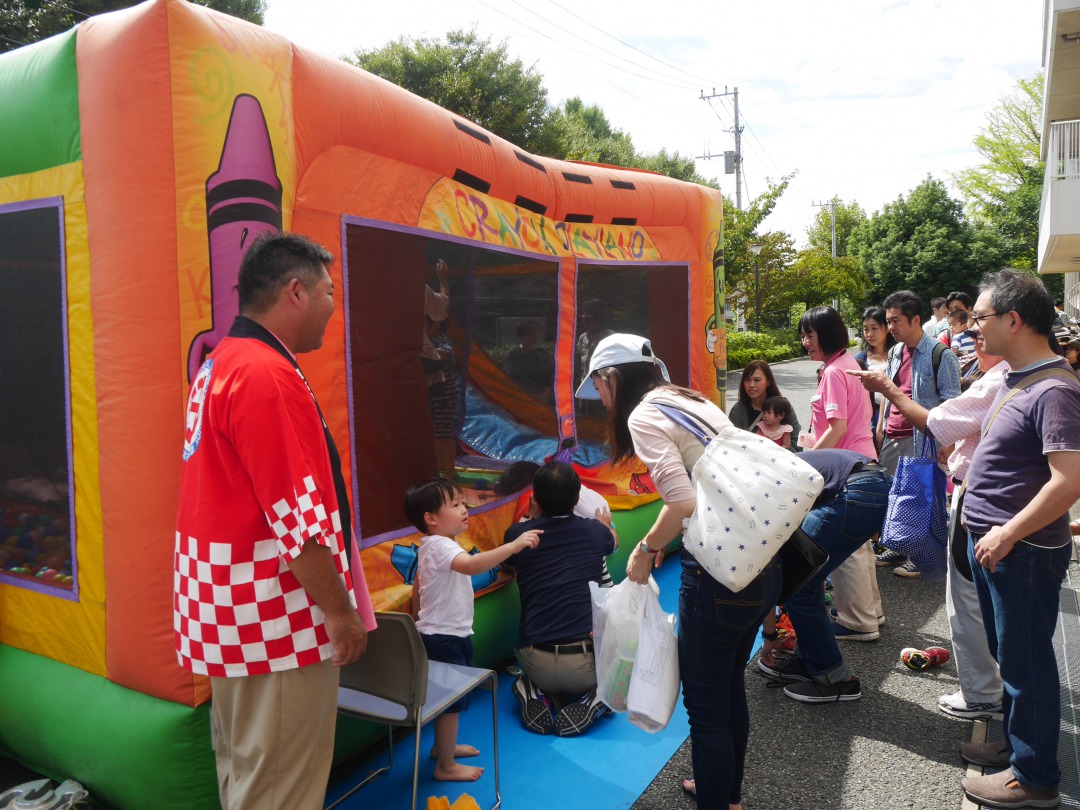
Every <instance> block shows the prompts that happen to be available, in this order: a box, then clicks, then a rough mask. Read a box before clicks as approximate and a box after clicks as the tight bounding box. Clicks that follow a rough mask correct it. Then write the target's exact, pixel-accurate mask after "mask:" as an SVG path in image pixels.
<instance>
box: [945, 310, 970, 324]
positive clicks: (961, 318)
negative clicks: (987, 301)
mask: <svg viewBox="0 0 1080 810" xmlns="http://www.w3.org/2000/svg"><path fill="white" fill-rule="evenodd" d="M967 322H968V311H967V310H966V309H958V310H955V311H953V312H950V313H949V323H965V324H966V323H967Z"/></svg>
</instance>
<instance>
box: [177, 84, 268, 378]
mask: <svg viewBox="0 0 1080 810" xmlns="http://www.w3.org/2000/svg"><path fill="white" fill-rule="evenodd" d="M280 230H281V182H280V181H279V180H278V177H277V167H276V165H275V163H274V147H273V145H272V144H271V143H270V132H269V130H268V129H267V126H266V118H265V117H264V116H263V111H262V107H261V106H260V105H259V101H258V99H256V98H255V97H253V96H249V95H239V96H237V97H236V101H234V102H233V108H232V114H231V115H230V117H229V128H228V130H227V131H226V133H225V143H224V145H223V146H222V148H221V160H220V161H219V162H218V169H217V171H216V172H214V173H213V174H212V175H210V177H209V178H207V181H206V231H207V236H208V239H209V242H210V296H211V310H210V312H211V319H212V324H211V327H210V328H209V329H208V330H206V331H205V332H200V333H199V334H198V335H196V336H195V339H194V340H193V341H192V342H191V349H190V351H189V352H188V378H189V380H194V379H195V377H196V376H197V375H198V373H199V367H200V366H201V365H202V362H203V360H204V359H205V358H206V355H207V354H209V353H210V352H211V351H212V350H213V349H214V347H215V346H217V345H218V343H220V342H221V340H222V339H223V338H224V337H225V336H226V335H227V334H228V333H229V328H230V327H231V326H232V322H233V319H234V318H235V317H236V315H237V313H238V312H239V304H238V300H237V293H236V280H237V276H238V274H239V272H240V260H241V259H242V258H243V257H244V251H245V250H247V248H248V246H249V245H250V244H251V241H252V240H253V239H254V238H255V237H256V236H258V235H259V234H260V233H263V232H264V231H280Z"/></svg>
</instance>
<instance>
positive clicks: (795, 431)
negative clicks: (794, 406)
mask: <svg viewBox="0 0 1080 810" xmlns="http://www.w3.org/2000/svg"><path fill="white" fill-rule="evenodd" d="M778 396H781V394H780V388H779V387H778V386H777V384H776V378H775V377H774V376H773V373H772V369H771V368H769V364H768V363H766V362H765V361H764V360H751V361H750V362H749V363H747V364H746V368H744V369H743V370H742V378H741V379H740V380H739V400H738V402H736V403H735V404H734V405H732V406H731V410H730V411H728V419H730V420H731V424H733V425H734V426H735V427H737V428H742V429H743V430H749V431H751V432H753V430H754V428H755V427H757V423H758V421H760V419H761V407H762V405H764V404H765V400H767V399H768V398H769V397H778ZM788 424H790V425H791V444H792V449H794V448H795V445H796V443H797V442H798V441H799V432H800V431H801V430H802V425H800V424H799V417H798V416H796V415H795V411H792V412H791V421H790V422H788Z"/></svg>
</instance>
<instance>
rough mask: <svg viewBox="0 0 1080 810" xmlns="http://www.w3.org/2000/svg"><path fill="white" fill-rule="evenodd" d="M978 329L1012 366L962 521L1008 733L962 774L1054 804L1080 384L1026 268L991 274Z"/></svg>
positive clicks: (967, 752) (977, 751) (1077, 477)
mask: <svg viewBox="0 0 1080 810" xmlns="http://www.w3.org/2000/svg"><path fill="white" fill-rule="evenodd" d="M972 320H973V322H974V328H975V329H976V331H977V332H978V333H979V334H981V336H982V341H983V344H984V346H985V349H986V351H987V352H988V353H990V354H995V355H1000V356H1002V357H1003V358H1004V359H1005V360H1006V362H1008V363H1009V366H1010V367H1011V369H1012V370H1011V371H1009V372H1008V373H1007V374H1006V376H1005V385H1004V386H1003V387H1002V389H1001V390H1000V391H999V392H998V395H997V398H996V400H995V403H994V405H993V406H992V407H991V409H990V414H989V416H988V417H987V419H986V421H985V422H984V423H983V436H982V440H981V441H980V442H979V446H978V448H977V449H976V450H975V454H974V456H973V457H972V460H971V467H970V469H969V471H968V476H967V482H966V486H967V492H966V495H965V498H964V507H963V520H964V524H965V525H966V527H967V530H968V533H969V538H970V540H969V543H968V561H969V563H970V565H971V569H972V574H973V578H974V580H975V588H976V591H977V593H978V598H979V604H980V606H981V608H982V614H983V621H984V623H985V627H986V638H987V642H988V644H989V646H990V652H991V653H992V654H993V655H994V657H995V658H996V660H997V662H998V665H999V667H1000V669H1001V678H1002V681H1003V683H1004V694H1003V697H1002V710H1003V713H1004V726H1005V729H1006V734H1005V739H1004V741H995V742H987V743H964V744H962V745H961V746H960V755H961V757H963V759H965V760H966V761H967V762H970V763H972V764H975V765H982V766H984V767H987V768H1005V770H1003V771H1001V772H1000V773H995V774H992V775H989V776H976V777H969V778H966V779H964V780H963V788H964V791H965V793H967V795H968V796H969V797H970V798H971V799H972V800H973V801H975V802H976V803H977V804H980V805H988V806H990V807H1056V806H1057V805H1058V803H1059V800H1060V794H1059V788H1058V784H1059V782H1060V780H1061V772H1060V769H1059V768H1058V760H1057V748H1058V735H1059V734H1060V725H1061V701H1060V692H1059V676H1058V668H1057V659H1056V656H1055V654H1054V646H1053V636H1054V629H1055V627H1056V625H1057V616H1058V610H1059V601H1058V600H1059V591H1060V588H1061V582H1062V580H1063V579H1064V577H1065V574H1066V571H1067V570H1068V566H1069V562H1070V560H1071V558H1072V542H1071V537H1070V527H1069V515H1068V512H1069V508H1070V507H1071V506H1072V505H1073V504H1074V503H1075V502H1076V500H1077V498H1080V431H1078V430H1077V427H1076V426H1077V425H1078V424H1080V383H1078V381H1077V379H1076V376H1075V375H1074V374H1072V372H1071V370H1070V369H1069V367H1068V363H1067V362H1066V361H1065V360H1063V359H1062V358H1060V357H1058V356H1057V355H1055V354H1054V353H1053V351H1052V350H1051V349H1050V346H1049V343H1048V338H1049V335H1050V332H1051V329H1052V327H1053V322H1054V304H1053V300H1052V299H1051V298H1050V294H1049V293H1048V292H1047V290H1046V287H1045V286H1044V285H1043V283H1042V282H1041V281H1040V280H1039V279H1037V278H1035V277H1034V276H1031V275H1029V274H1027V273H1022V272H1020V271H1018V270H1001V271H999V272H997V273H991V274H989V275H987V276H985V277H984V279H983V282H982V284H981V285H980V287H979V298H978V300H977V301H976V303H975V308H974V317H973V318H972Z"/></svg>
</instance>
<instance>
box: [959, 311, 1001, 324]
mask: <svg viewBox="0 0 1080 810" xmlns="http://www.w3.org/2000/svg"><path fill="white" fill-rule="evenodd" d="M1008 314H1009V313H1008V312H988V313H986V314H985V315H971V316H969V320H970V321H971V322H972V323H974V324H978V325H979V326H980V327H981V326H982V322H983V321H985V320H986V319H987V318H1000V317H1001V316H1002V315H1008Z"/></svg>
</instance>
